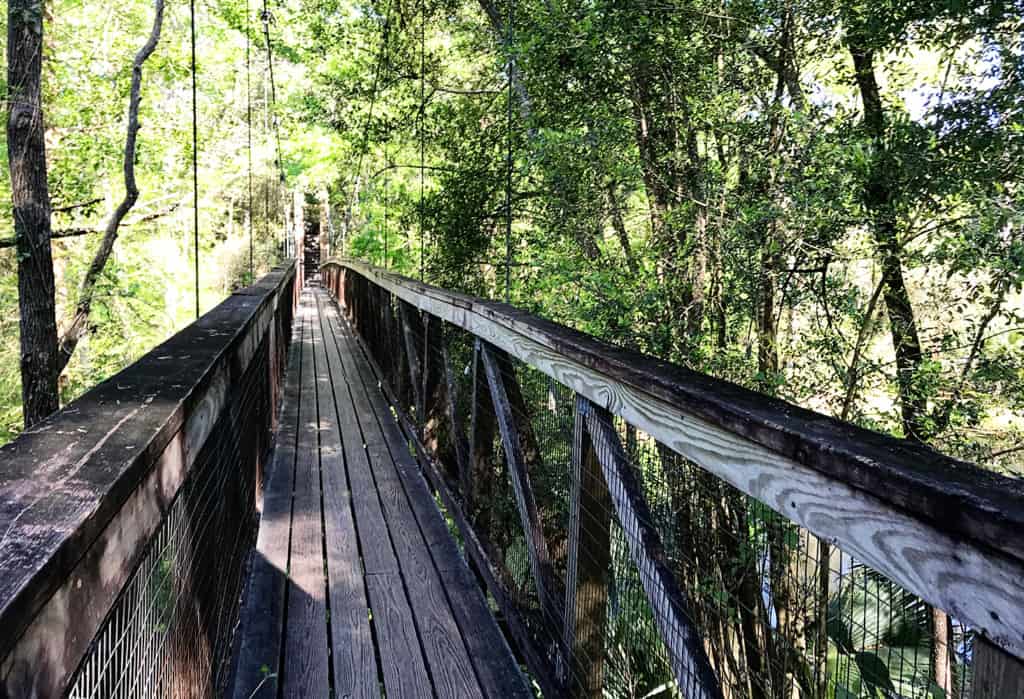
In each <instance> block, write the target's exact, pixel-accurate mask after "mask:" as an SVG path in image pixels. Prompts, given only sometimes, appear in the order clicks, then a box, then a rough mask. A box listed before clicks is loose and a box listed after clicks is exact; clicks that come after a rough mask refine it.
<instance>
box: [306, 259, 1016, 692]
mask: <svg viewBox="0 0 1024 699" xmlns="http://www.w3.org/2000/svg"><path fill="white" fill-rule="evenodd" d="M321 277H322V280H323V284H324V285H325V286H326V287H328V288H329V289H330V290H331V291H332V292H333V293H334V294H335V296H336V297H337V299H338V300H339V302H340V304H341V306H342V308H343V310H344V312H345V314H346V316H347V318H348V319H349V320H350V322H351V323H352V325H353V326H354V328H355V329H356V331H357V334H358V335H359V337H360V338H361V340H362V342H363V346H364V348H365V351H366V353H367V355H368V356H369V358H370V359H371V360H373V361H374V362H375V366H376V370H377V372H378V374H379V378H380V380H381V385H382V388H383V389H384V391H385V392H386V393H387V395H388V397H389V399H390V401H391V402H392V404H393V406H394V407H395V409H396V412H397V414H398V415H399V417H400V418H401V419H402V422H403V424H404V425H405V427H406V430H407V432H408V434H409V437H410V440H411V443H412V445H413V446H414V448H416V449H417V450H418V451H419V452H420V456H421V457H422V460H423V461H424V463H426V464H427V466H428V467H427V469H426V471H427V475H428V477H429V478H430V480H431V482H432V484H433V486H434V487H435V488H436V490H437V492H438V495H439V497H440V498H441V502H442V503H443V505H444V506H445V508H446V510H447V512H448V514H449V515H450V517H451V518H452V520H453V522H454V523H455V524H456V525H457V526H458V528H459V530H460V532H461V536H462V540H463V542H464V548H465V553H466V555H467V558H468V559H469V560H470V561H471V563H472V564H473V565H474V566H475V569H476V571H477V572H478V574H479V577H480V579H481V581H482V583H483V584H484V586H485V587H486V589H487V591H488V592H489V593H490V594H491V596H492V597H493V599H494V601H495V602H496V604H497V607H498V609H499V610H500V613H501V616H502V618H503V620H504V621H505V623H506V625H507V628H508V631H509V634H510V636H511V638H512V639H513V640H514V641H515V643H516V645H517V647H518V650H519V652H520V653H521V654H522V657H523V659H524V661H525V662H526V663H527V665H528V666H529V668H530V669H531V671H532V674H533V675H534V677H535V678H536V679H537V681H538V683H539V684H540V686H541V687H542V688H543V690H544V691H545V694H547V695H549V696H559V695H562V694H573V695H580V696H599V695H600V693H601V692H602V691H611V690H609V687H610V685H611V684H613V683H615V682H620V681H632V679H633V678H635V677H636V676H637V675H638V674H643V672H647V670H650V668H647V667H646V666H644V665H643V663H644V662H650V663H654V664H655V665H657V663H659V662H660V663H662V667H661V669H660V670H659V669H658V668H655V669H654V670H651V671H650V672H648V673H647V674H650V675H653V676H655V677H658V676H659V672H660V673H661V676H664V675H666V674H667V675H668V676H669V683H670V684H671V681H672V680H674V682H675V688H676V691H678V692H680V693H681V694H682V695H683V696H687V697H730V698H732V697H787V699H789V698H792V697H810V696H814V697H819V696H820V697H825V696H828V697H833V696H841V697H847V696H854V697H856V696H885V697H890V696H905V697H910V696H915V697H916V696H920V697H934V696H944V695H945V696H952V695H957V696H974V697H1016V696H1024V685H1022V682H1024V673H1022V672H1021V667H1022V665H1021V658H1024V536H1022V534H1021V533H1022V532H1024V484H1022V483H1021V481H1019V480H1014V479H1010V478H1006V477H1003V476H1000V475H996V474H994V473H991V472H987V471H984V470H982V469H979V468H977V467H976V466H974V465H971V464H968V463H964V462H961V461H957V460H954V459H951V458H949V457H946V456H943V455H942V454H939V453H937V452H935V451H932V450H930V449H928V448H926V447H923V446H920V445H916V444H912V443H910V442H907V441H903V440H898V439H894V438H891V437H888V436H885V435H881V434H878V433H874V432H870V431H867V430H864V429H860V428H858V427H855V426H852V425H850V424H847V423H843V422H840V421H838V420H835V419H832V418H829V417H826V416H824V415H821V414H818V413H814V412H811V411H808V410H805V409H802V408H799V407H797V406H794V405H792V404H789V403H786V402H784V401H781V400H777V399H773V398H770V397H767V396H764V395H761V394H757V393H754V392H751V391H748V390H746V389H743V388H741V387H739V386H736V385H733V384H731V383H728V382H725V381H720V380H717V379H714V378H712V377H709V376H706V375H703V374H699V373H696V372H693V371H689V370H687V369H684V368H682V367H680V366H676V365H672V364H668V363H665V362H662V361H659V360H656V359H654V358H651V357H648V356H644V355H641V354H638V353H635V352H630V351H627V350H623V349H620V348H617V347H613V346H611V345H608V344H606V343H603V342H601V341H599V340H597V339H595V338H593V337H590V336H587V335H584V334H582V333H579V332H576V331H573V330H571V329H569V328H566V327H563V326H561V325H557V324H555V323H551V322H548V321H545V320H543V319H541V318H537V317H535V316H532V315H530V314H527V313H525V312H522V311H519V310H517V309H515V308H513V307H511V306H508V305H505V304H501V303H497V302H493V301H486V300H482V299H479V298H472V297H468V296H465V295H462V294H457V293H452V292H449V291H445V290H443V289H439V288H436V287H432V286H429V285H426V284H423V283H420V282H417V281H414V280H411V279H408V278H404V277H401V276H398V275H395V274H392V273H388V272H386V271H383V270H381V269H378V268H373V267H370V266H368V265H366V264H364V263H361V262H357V261H351V260H331V261H328V262H327V263H325V264H324V265H323V266H322V268H321ZM503 493H504V494H503ZM506 500H507V501H508V503H511V504H503V502H505V501H506ZM505 509H507V511H508V512H511V513H513V514H512V516H511V517H506V516H504V515H503V514H501V513H502V512H504V511H505ZM630 581H633V583H636V584H634V585H633V587H629V585H630ZM638 599H639V600H640V602H642V603H643V604H642V605H641V606H635V605H634V603H635V602H637V600H638ZM641 607H642V608H641ZM887 614H888V617H886V615H887ZM861 617H863V618H861ZM895 617H898V619H897V621H899V623H896V622H894V621H893V619H894V618H895ZM648 621H651V622H653V628H654V629H655V630H656V632H657V636H658V637H659V638H660V641H659V642H658V643H649V642H648V641H647V640H645V639H646V638H647V637H646V636H644V635H643V633H642V630H643V627H644V625H645V624H646V623H647V622H648ZM872 624H873V625H874V626H872ZM900 624H902V626H900ZM913 629H916V630H917V631H919V632H920V633H918V634H917V635H913V634H911V633H910V630H913ZM631 634H632V635H631ZM900 643H902V644H905V645H897V644H900ZM635 646H639V647H640V648H639V652H638V651H637V648H636V647H635ZM897 651H898V658H897V656H896V655H895V654H894V653H896V652H897ZM645 654H646V656H645ZM623 657H625V658H626V659H625V660H624V659H623ZM897 660H898V662H897ZM897 665H898V667H897ZM910 665H913V668H909V666H910ZM638 668H640V669H639V670H638ZM908 668H909V669H908ZM629 673H632V674H629ZM844 673H845V679H843V678H841V677H840V675H843V674H844ZM620 675H622V676H625V675H629V677H627V678H626V679H625V680H623V678H622V677H620ZM651 681H653V680H651ZM633 689H636V687H634V688H633ZM662 689H664V687H662ZM640 693H642V692H640Z"/></svg>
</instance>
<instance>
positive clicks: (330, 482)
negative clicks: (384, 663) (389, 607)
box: [315, 295, 380, 698]
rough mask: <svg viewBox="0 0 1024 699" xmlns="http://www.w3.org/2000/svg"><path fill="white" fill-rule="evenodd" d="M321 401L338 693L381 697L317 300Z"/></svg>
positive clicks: (327, 343) (326, 336)
mask: <svg viewBox="0 0 1024 699" xmlns="http://www.w3.org/2000/svg"><path fill="white" fill-rule="evenodd" d="M316 300H317V317H316V323H317V324H318V326H319V328H320V339H321V341H320V342H318V343H317V344H316V347H315V350H316V369H317V373H316V388H317V391H316V401H317V414H318V416H319V435H320V473H321V478H322V480H323V508H324V547H325V549H326V555H327V599H328V603H329V609H330V638H331V652H332V655H331V660H332V667H333V670H334V674H333V681H334V684H333V689H334V695H335V696H338V697H367V698H369V697H378V696H380V688H379V682H378V678H377V661H376V658H375V657H374V648H373V636H372V633H371V631H370V620H369V606H370V605H369V601H368V599H367V593H366V586H365V584H364V582H363V575H362V562H361V560H360V556H359V547H358V543H357V538H356V529H355V521H354V520H353V517H352V507H351V501H350V492H349V488H348V481H347V478H346V474H345V461H344V448H343V446H342V443H341V425H340V421H339V416H338V409H337V405H336V403H335V388H334V383H333V381H332V372H331V361H332V360H333V359H334V358H333V357H332V353H331V350H332V348H333V339H332V338H331V336H330V329H329V328H328V327H326V324H325V322H324V319H323V309H322V308H321V307H320V306H321V303H320V297H319V295H317V297H316Z"/></svg>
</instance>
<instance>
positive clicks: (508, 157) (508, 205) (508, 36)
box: [505, 0, 515, 303]
mask: <svg viewBox="0 0 1024 699" xmlns="http://www.w3.org/2000/svg"><path fill="white" fill-rule="evenodd" d="M514 12H515V0H508V19H507V21H506V26H505V65H506V69H505V70H506V73H507V75H506V76H505V77H506V78H507V79H508V96H507V101H508V115H507V119H508V124H507V126H508V133H507V135H506V140H507V143H506V147H507V151H506V154H505V303H511V302H512V167H513V164H512V156H513V152H512V149H513V146H512V71H513V70H514V68H513V62H512V39H513V34H512V23H513V21H515V15H514Z"/></svg>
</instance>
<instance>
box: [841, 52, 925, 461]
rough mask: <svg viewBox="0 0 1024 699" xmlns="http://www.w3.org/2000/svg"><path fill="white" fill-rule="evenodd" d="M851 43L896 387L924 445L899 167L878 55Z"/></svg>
mask: <svg viewBox="0 0 1024 699" xmlns="http://www.w3.org/2000/svg"><path fill="white" fill-rule="evenodd" d="M847 42H848V47H849V50H850V54H851V56H852V57H853V65H854V68H855V71H856V77H857V85H858V87H859V89H860V96H861V101H862V102H863V104H864V126H865V128H866V129H867V132H868V135H869V137H870V138H871V141H872V145H873V148H874V156H873V158H872V161H871V165H870V172H869V174H868V179H867V182H866V183H865V186H864V193H863V199H864V206H865V208H866V209H867V212H868V215H869V217H870V220H871V228H872V234H873V236H874V239H875V247H876V250H877V254H878V257H879V264H880V266H881V268H882V279H883V282H884V285H883V288H882V297H883V298H884V299H885V306H886V310H887V311H888V315H889V332H890V334H891V335H892V345H893V350H894V352H895V355H896V372H897V375H896V384H897V387H898V391H899V399H900V415H901V420H902V423H903V433H904V436H905V437H907V438H908V439H912V440H915V441H922V440H923V438H924V435H925V421H924V418H925V409H926V400H925V396H924V395H923V394H922V393H921V392H920V391H919V390H917V388H916V387H915V385H914V379H915V376H916V374H917V370H918V369H919V368H920V366H921V361H922V358H923V355H922V353H921V340H920V338H919V336H918V333H917V321H916V319H915V317H914V309H913V306H912V305H911V302H910V293H909V292H908V291H907V285H906V282H905V281H904V279H903V260H902V250H901V248H900V242H899V235H898V230H897V225H896V223H897V222H896V211H895V208H894V204H895V199H896V196H895V191H896V187H898V183H897V182H895V178H894V177H893V174H892V169H893V168H894V167H895V165H894V163H893V162H892V157H891V154H890V153H889V152H888V149H887V147H886V143H885V110H884V107H883V105H882V98H881V94H880V92H879V88H878V81H877V79H876V78H875V66H874V53H873V52H872V51H871V50H868V49H864V48H862V47H861V46H860V45H859V43H858V40H857V38H856V37H851V38H848V39H847Z"/></svg>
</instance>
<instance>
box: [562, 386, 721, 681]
mask: <svg viewBox="0 0 1024 699" xmlns="http://www.w3.org/2000/svg"><path fill="white" fill-rule="evenodd" d="M584 401H585V399H584ZM577 408H578V409H579V410H580V411H581V412H584V413H585V420H586V426H587V431H588V432H589V434H590V439H591V440H592V444H593V447H594V451H595V453H596V455H597V459H598V460H599V461H600V463H601V468H602V471H603V472H604V479H605V482H606V483H607V484H608V491H609V495H610V497H611V500H612V502H613V503H614V506H615V511H616V513H617V515H618V520H619V524H621V525H622V530H623V533H624V535H625V538H626V543H627V544H628V545H629V551H630V554H631V555H632V558H633V562H634V563H635V564H636V567H637V569H638V570H639V572H640V582H641V584H642V585H643V587H644V592H645V593H646V594H647V599H648V601H649V602H650V604H651V610H652V611H653V613H654V621H655V623H657V625H658V628H659V629H660V630H661V637H662V640H664V641H665V646H666V647H667V648H668V651H669V657H670V659H671V662H672V669H673V671H674V673H675V676H676V680H677V681H678V682H679V686H680V687H687V688H689V689H690V693H689V694H688V696H690V697H693V699H705V698H706V699H721V697H722V692H721V689H720V688H719V686H718V680H717V679H716V677H715V673H714V671H713V670H712V669H711V664H710V662H708V658H707V655H706V653H705V651H704V646H703V642H702V640H701V638H700V636H699V635H698V634H697V631H696V629H695V628H694V626H693V623H692V622H691V620H690V616H689V613H688V612H687V605H686V602H685V599H684V597H683V593H682V591H681V590H680V589H679V585H678V584H677V583H676V580H675V578H674V577H673V575H672V573H671V571H670V570H669V567H668V565H667V564H666V562H665V554H664V551H663V549H662V546H661V537H660V536H659V535H658V532H657V530H656V529H655V528H654V526H653V524H652V522H653V519H652V518H651V513H650V510H649V508H648V507H647V500H646V499H645V498H644V496H643V491H641V490H640V485H639V483H637V482H636V477H635V475H634V474H633V469H632V466H631V465H630V464H629V461H628V459H627V457H626V453H625V451H624V450H623V449H622V444H621V442H620V441H619V436H618V435H617V434H616V433H615V429H614V427H613V426H612V423H611V414H610V413H608V412H607V411H605V410H604V409H603V408H599V407H597V406H594V405H588V404H587V403H586V402H583V401H581V402H580V403H578V404H577Z"/></svg>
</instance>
